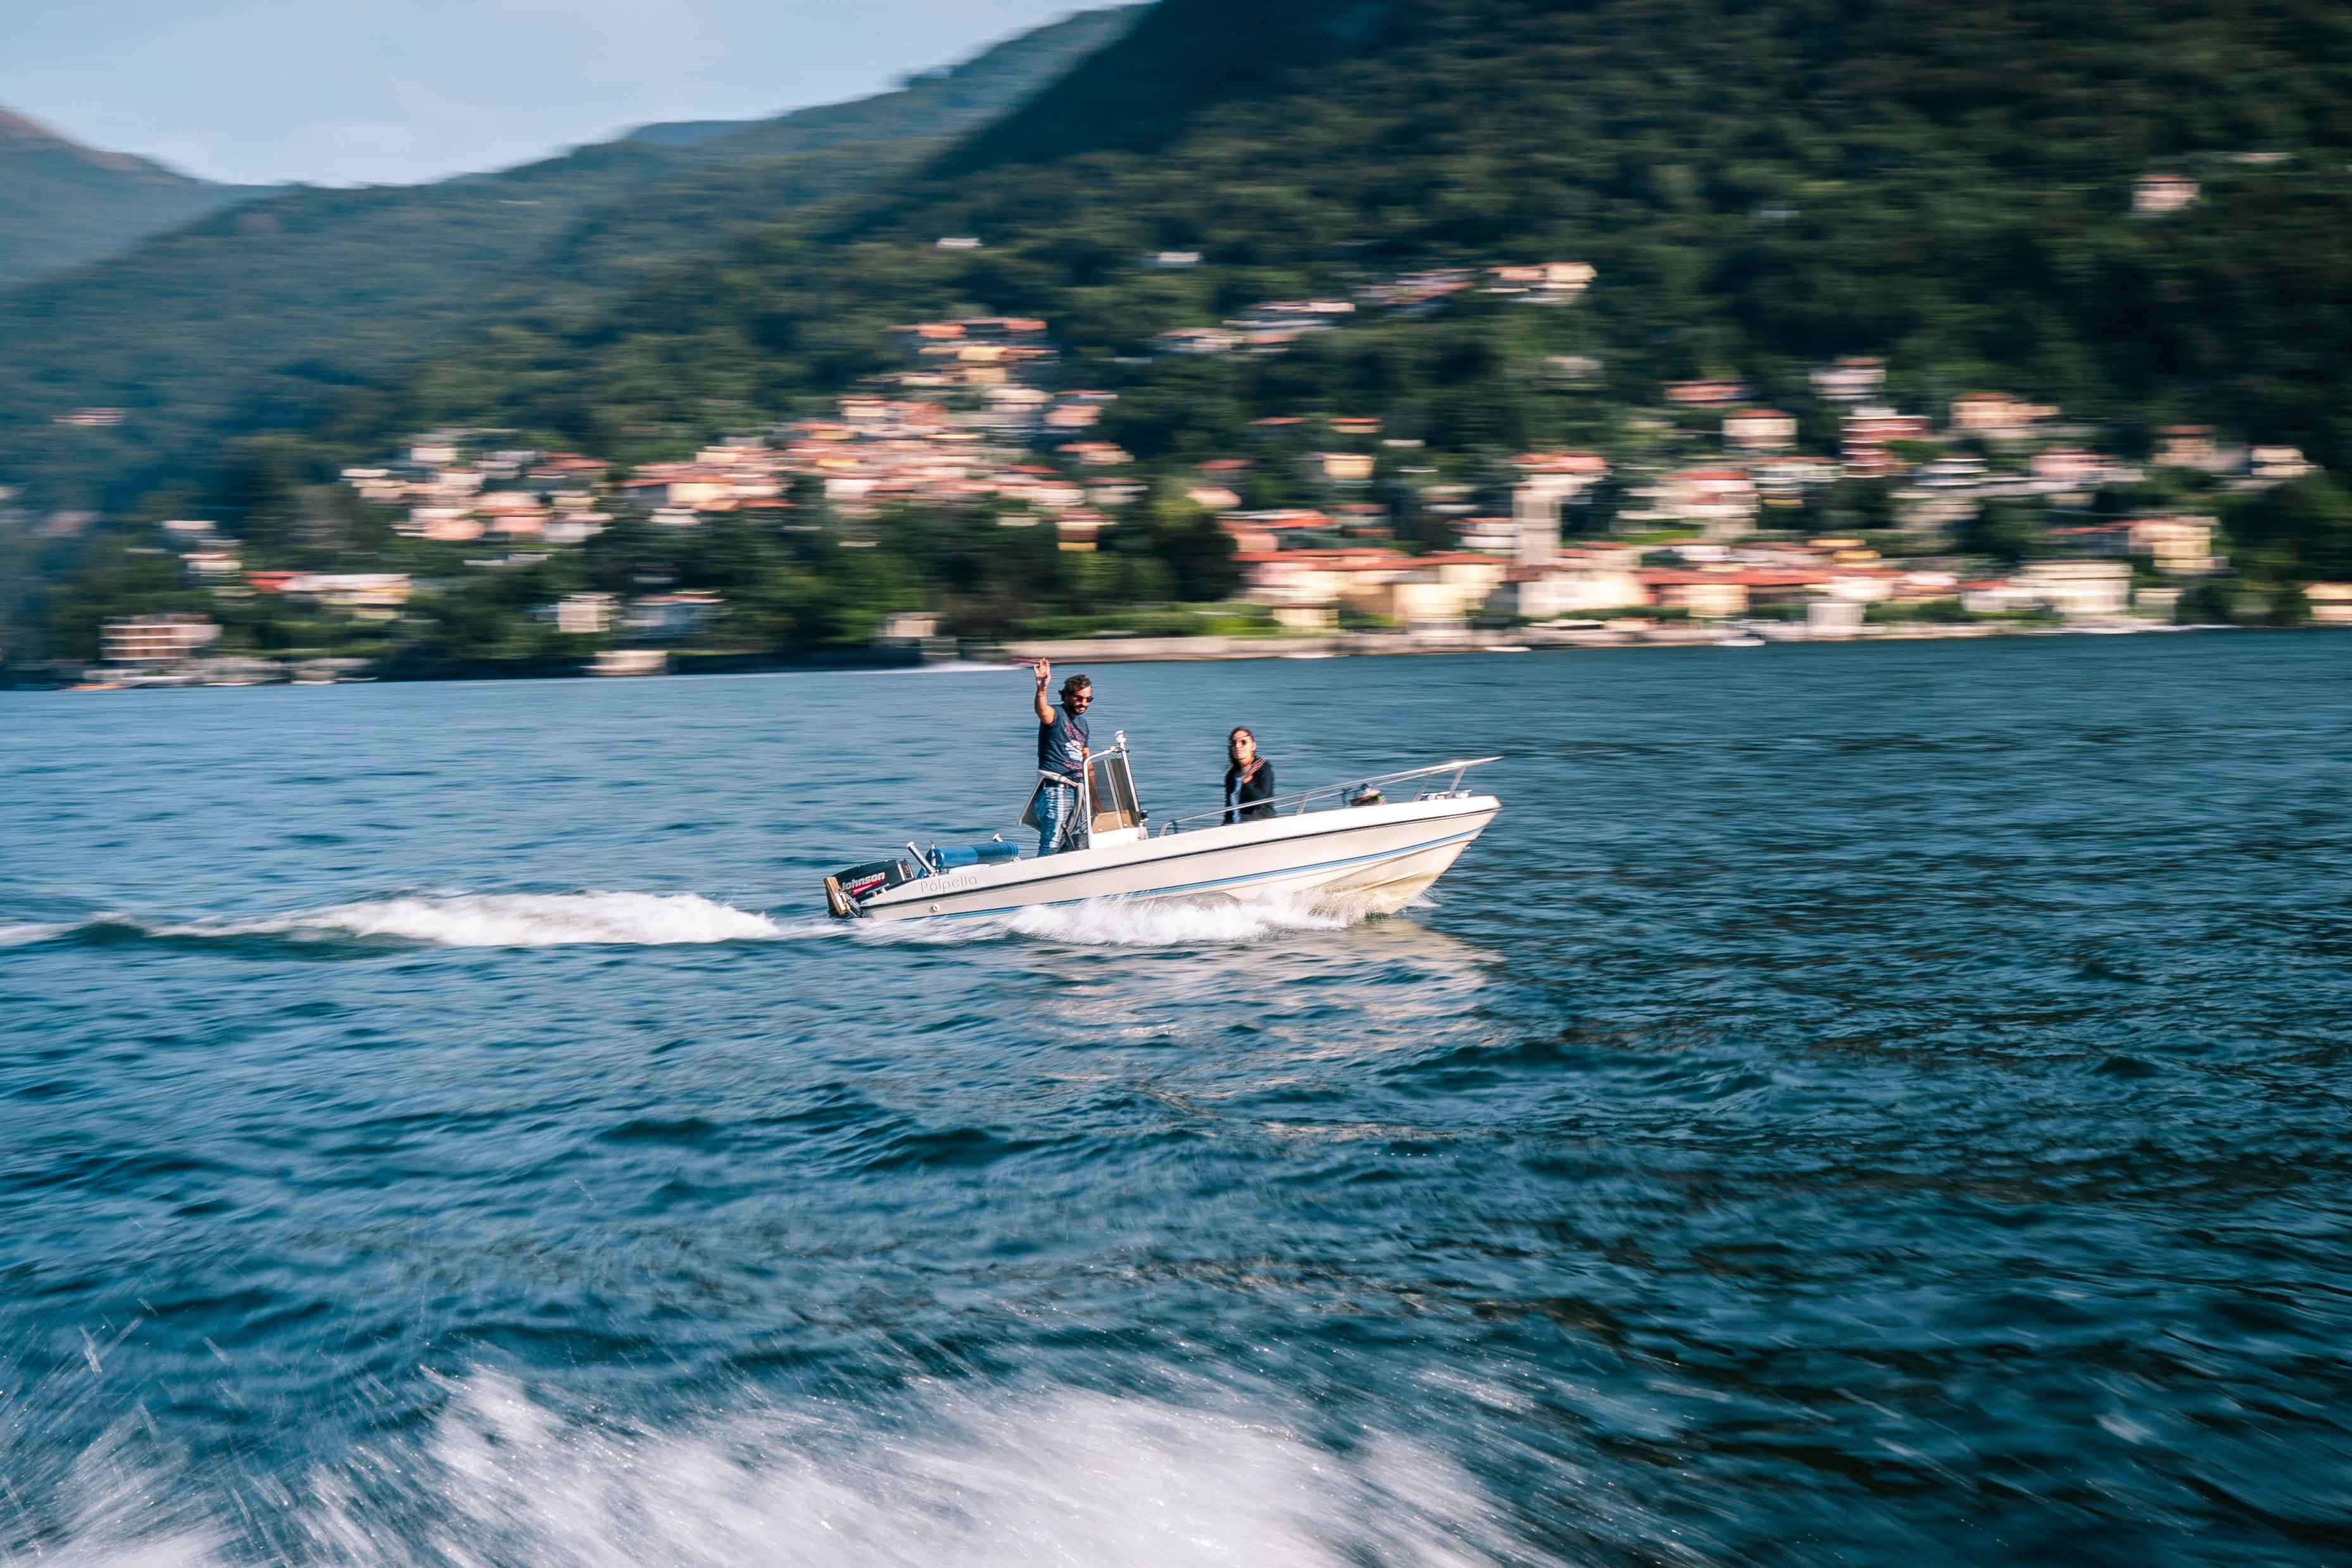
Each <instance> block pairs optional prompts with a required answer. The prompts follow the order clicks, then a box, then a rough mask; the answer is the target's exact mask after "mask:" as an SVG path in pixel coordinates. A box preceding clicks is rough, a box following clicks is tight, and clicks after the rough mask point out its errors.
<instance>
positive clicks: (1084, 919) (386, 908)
mask: <svg viewBox="0 0 2352 1568" xmlns="http://www.w3.org/2000/svg"><path fill="white" fill-rule="evenodd" d="M1369 917H1370V915H1369V914H1368V913H1367V912H1366V911H1363V910H1360V909H1350V908H1348V907H1346V906H1344V905H1331V904H1325V903H1319V902H1318V903H1316V904H1307V903H1303V902H1302V903H1288V902H1281V901H1267V902H1262V903H1248V904H1244V903H1235V902H1233V901H1230V900H1220V901H1215V902H1207V901H1203V902H1195V903H1186V902H1181V901H1176V900H1160V901H1152V902H1134V901H1129V900H1121V899H1098V900H1091V901H1088V902H1087V903H1083V904H1057V905H1051V906H1045V905H1041V906H1038V907H1034V908H1030V909H1020V910H1013V911H1011V912H1009V913H1007V914H1004V915H986V916H982V917H980V918H977V919H963V920H916V921H901V922H896V923H890V924H876V923H867V922H856V923H852V922H844V921H836V920H831V919H824V918H811V919H804V920H789V919H778V918H776V917H775V916H773V915H763V914H761V913H758V912H756V911H753V910H748V909H740V908H737V907H736V906H735V905H733V904H726V903H722V902H719V900H716V899H710V898H705V897H703V896H702V895H701V894H692V893H667V894H663V893H625V892H582V893H411V894H394V895H391V896H387V897H383V898H369V899H357V900H353V901H352V902H350V903H346V904H327V905H323V906H321V907H319V908H315V909H299V910H293V911H289V912H288V913H285V914H279V915H249V916H242V917H220V918H212V919H192V920H164V919H155V918H151V917H142V916H138V915H125V914H121V913H109V914H103V915H94V916H91V917H90V918H89V919H86V920H82V921H78V922H65V923H52V924H38V923H33V922H20V923H13V924H10V923H0V948H5V947H12V946H32V945H36V944H39V943H44V942H86V943H91V944H98V945H103V944H106V943H109V942H123V941H129V942H138V941H142V940H149V941H157V942H174V943H196V944H210V943H220V944H223V945H235V944H238V943H254V942H258V943H262V944H268V945H275V944H285V943H291V944H296V945H299V946H306V947H308V946H315V947H327V946H332V945H334V944H336V943H348V944H367V945H369V946H380V945H383V944H386V943H415V944H418V945H421V946H433V947H508V948H531V947H563V946H642V947H658V946H677V945H680V944H706V945H707V944H711V943H722V942H783V941H800V940H808V939H813V938H819V937H839V936H855V937H856V938H857V939H858V940H859V941H861V942H865V943H868V944H873V945H877V946H969V945H971V944H974V943H983V942H1001V941H1007V940H1024V939H1025V940H1031V941H1043V942H1054V943H1059V944H1063V945H1066V946H1080V947H1201V946H1246V945H1249V944H1253V943H1258V942H1265V941H1270V940H1277V939H1280V938H1283V937H1286V936H1296V935H1298V934H1301V933H1307V932H1325V931H1339V930H1344V929H1346V928H1347V927H1349V926H1351V925H1358V924H1360V923H1361V922H1362V921H1364V920H1365V919H1367V918H1369Z"/></svg>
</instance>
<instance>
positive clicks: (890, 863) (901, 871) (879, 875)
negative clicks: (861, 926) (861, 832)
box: [824, 860, 915, 920]
mask: <svg viewBox="0 0 2352 1568" xmlns="http://www.w3.org/2000/svg"><path fill="white" fill-rule="evenodd" d="M914 880H915V873H914V870H913V868H912V867H910V866H908V864H907V862H905V861H901V860H887V861H867V862H866V863H864V864H863V865H854V866H851V867H849V868H847V869H846V870H844V871H837V872H835V873H833V874H832V875H831V876H829V877H826V878H825V879H824V906H825V908H827V909H829V910H831V911H832V912H833V915H834V917H835V919H839V920H846V919H848V918H849V917H850V916H851V915H855V914H856V913H857V905H858V904H860V903H862V902H863V901H864V900H866V899H868V898H871V897H872V896H873V895H874V894H877V893H882V892H885V891H887V890H888V889H890V888H894V887H897V886H898V885H899V884H900V883H908V882H912V881H914Z"/></svg>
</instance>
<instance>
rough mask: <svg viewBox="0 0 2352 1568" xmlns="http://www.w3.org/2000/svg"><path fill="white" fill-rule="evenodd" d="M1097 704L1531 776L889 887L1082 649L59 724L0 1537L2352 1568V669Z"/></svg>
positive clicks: (1167, 736) (2083, 661)
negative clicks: (1133, 870)
mask: <svg viewBox="0 0 2352 1568" xmlns="http://www.w3.org/2000/svg"><path fill="white" fill-rule="evenodd" d="M1094 674H1095V675H1096V679H1097V699H1098V700H1097V711H1096V714H1095V716H1094V723H1095V727H1096V731H1097V736H1098V737H1103V738H1106V739H1107V738H1108V736H1109V735H1110V733H1111V731H1112V730H1113V729H1115V728H1124V729H1125V730H1126V731H1127V732H1128V734H1129V737H1130V738H1131V740H1132V743H1133V745H1134V747H1135V749H1136V751H1137V754H1138V771H1139V779H1140V781H1141V784H1142V788H1143V790H1144V794H1145V800H1146V804H1147V805H1149V806H1150V807H1152V808H1153V809H1154V810H1155V812H1156V813H1158V814H1159V815H1160V816H1162V817H1165V816H1168V815H1172V814H1175V813H1177V812H1180V811H1183V810H1198V809H1201V808H1202V807H1205V806H1208V805H1211V804H1213V801H1214V797H1215V791H1216V789H1217V785H1218V781H1219V778H1220V771H1221V768H1222V748H1221V747H1222V737H1223V732H1224V730H1225V729H1226V727H1229V726H1230V725H1233V724H1235V723H1246V724H1249V725H1250V726H1252V727H1254V728H1255V730H1256V733H1257V735H1258V736H1259V737H1260V739H1261V742H1262V743H1263V745H1264V746H1265V749H1266V751H1267V752H1268V754H1269V755H1270V756H1271V757H1273V758H1274V759H1275V760H1276V764H1277V766H1278V767H1279V768H1280V771H1281V776H1282V779H1283V780H1284V782H1285V783H1286V785H1290V786H1293V787H1297V786H1303V785H1305V784H1307V783H1311V782H1318V781H1322V780H1325V779H1332V778H1337V777H1343V776H1345V775H1347V774H1349V773H1350V772H1362V771H1369V770H1373V769H1376V768H1380V767H1381V766H1383V765H1391V764H1394V765H1403V764H1410V763H1413V762H1418V761H1422V760H1437V759H1440V758H1445V757H1449V756H1456V755H1475V754H1478V753H1482V752H1486V751H1503V752H1507V754H1508V756H1507V760H1506V761H1505V762H1503V763H1502V764H1500V765H1498V766H1497V767H1496V768H1493V769H1492V770H1491V772H1490V775H1489V776H1490V778H1491V780H1492V787H1493V788H1494V789H1495V790H1496V792H1497V793H1498V794H1500V795H1501V797H1502V798H1503V800H1504V802H1505V808H1504V811H1503V814H1502V815H1501V817H1500V818H1498V819H1497V821H1496V824H1495V826H1494V827H1493V829H1492V830H1491V831H1489V832H1488V833H1487V834H1486V837H1485V838H1484V839H1483V840H1482V841H1479V842H1478V843H1477V844H1475V846H1473V847H1472V849H1471V850H1470V852H1468V853H1466V854H1465V855H1464V856H1463V858H1462V860H1461V861H1460V862H1459V863H1458V864H1457V865H1456V866H1455V868H1454V871H1453V872H1452V873H1449V874H1448V876H1447V877H1446V878H1445V879H1444V881H1443V882H1441V883H1439V884H1438V885H1437V887H1436V889H1435V890H1434V898H1433V901H1432V902H1430V903H1429V904H1427V905H1426V906H1425V907H1422V908H1418V909H1416V910H1414V911H1412V912H1410V913H1409V914H1407V915H1404V916H1402V917H1399V918H1395V919H1391V920H1382V921H1372V922H1368V923H1361V924H1356V925H1338V924H1334V923H1332V922H1328V921H1318V920H1315V919H1311V918H1307V917H1306V916H1305V915H1298V914H1295V913H1293V914H1279V913H1278V914H1274V915H1266V914H1255V915H1253V914H1242V913H1237V912H1233V911H1227V912H1222V913H1221V912H1215V911H1196V912H1176V913H1152V912H1149V911H1137V910H1133V909H1127V910H1120V909H1095V910H1087V909H1081V910H1077V911H1071V912H1050V913H1046V914H1043V915H1035V916H1033V917H1030V918H1028V919H1026V920H1024V921H1023V922H1020V923H1017V924H1013V925H993V926H989V927H987V928H985V929H974V927H973V925H971V924H959V925H957V926H956V927H954V928H953V929H951V930H949V931H944V932H930V931H926V930H924V929H922V928H921V927H915V928H912V929H909V928H905V927H899V928H894V929H892V930H889V931H887V932H881V933H877V932H873V931H869V930H857V931H850V930H847V929H845V928H844V927H842V926H838V925H833V924H831V923H829V922H826V921H824V919H823V918H822V915H823V901H822V898H821V895H820V892H819V887H818V879H819V877H820V876H821V875H822V873H824V872H825V871H828V870H831V869H834V868H835V867H837V866H840V865H842V864H845V863H847V862H851V861H854V860H862V859H866V858H871V857H872V856H875V855H877V854H881V853H887V852H889V850H890V848H891V846H892V845H893V844H894V843H902V842H903V841H905V840H906V839H908V838H909V837H911V836H914V835H916V834H917V833H919V832H920V833H922V834H924V835H925V837H926V839H927V841H928V839H929V837H931V836H933V834H934V833H935V832H936V834H937V835H938V836H941V837H946V836H949V835H950V834H954V833H971V834H977V833H982V832H984V831H987V830H990V829H993V828H997V827H1009V825H1010V824H1009V821H1008V819H1009V818H1010V817H1011V816H1012V815H1013V814H1014V812H1015V811H1017V810H1018V808H1019V804H1020V802H1021V800H1022V798H1023V796H1024V792H1025V790H1026V788H1027V785H1028V781H1029V779H1030V777H1031V771H1032V769H1031V762H1032V758H1033V755H1034V753H1033V750H1032V741H1033V737H1032V733H1031V729H1030V721H1029V720H1028V719H1027V718H1026V717H1025V704H1026V701H1027V697H1028V692H1029V683H1028V682H1027V681H1026V680H1025V679H1024V677H1022V676H1020V675H1018V674H1006V673H994V672H992V673H925V674H787V675H775V676H763V677H746V678H740V679H698V680H668V681H647V682H635V683H632V682H585V681H581V682H571V683H516V684H508V685H415V686H392V685H379V686H358V687H350V686H346V687H335V688H280V689H268V690H250V691H214V692H189V693H163V692H158V693H139V694H128V695H119V696H88V695H34V694H0V727H4V729H0V732H5V735H6V737H7V747H6V750H5V758H0V769H5V779H0V783H5V788H0V1562H5V1563H9V1564H11V1565H12V1568H13V1565H18V1564H30V1563H43V1564H47V1565H52V1568H54V1565H56V1564H60V1563H65V1564H75V1565H82V1564H106V1563H124V1564H130V1563H136V1564H142V1565H147V1564H153V1565H159V1568H160V1565H166V1564H168V1565H172V1568H182V1565H190V1568H196V1565H210V1564H236V1563H265V1562H266V1563H298V1564H311V1563H317V1564H344V1563H351V1564H381V1565H383V1568H405V1565H410V1564H448V1565H452V1568H457V1565H467V1568H473V1565H484V1568H488V1565H508V1564H511V1565H515V1568H542V1565H554V1564H586V1565H590V1568H649V1565H652V1564H667V1563H687V1564H709V1565H711V1568H732V1565H735V1564H752V1563H759V1564H769V1563H1004V1564H1013V1563H1073V1564H1085V1563H1152V1564H1190V1563H1254V1564H1277V1565H1286V1564H1306V1563H1331V1564H1355V1565H1364V1564H1398V1565H1402V1564H1412V1563H1430V1564H1467V1563H1538V1562H1542V1563H1549V1562H1564V1563H1580V1564H1605V1563H1628V1564H1630V1563H1823V1562H1832V1561H1834V1562H1839V1563H1887V1564H1897V1565H1902V1568H1914V1565H1916V1564H1920V1563H1986V1562H2020V1563H2031V1562H2044V1563H2118V1564H2123V1563H2129V1564H2135V1565H2139V1564H2148V1563H2316V1562H2325V1561H2341V1560H2343V1559H2342V1557H2341V1555H2340V1554H2341V1553H2343V1552H2346V1551H2347V1550H2352V1358H2347V1346H2352V1093H2347V1068H2352V1021H2347V1020H2352V816H2347V802H2352V637H2347V636H2344V635H2342V634H2331V633H2299V634H2253V633H2246V634H2239V635H2221V634H2210V635H2187V636H2174V637H2139V638H2105V639H2097V638H2049V639H2019V640H2011V641H2003V642H1999V643H1976V644H1969V645H1952V644H1929V643H1921V644H1906V645H1894V646H1884V647H1828V648H1788V647H1777V646H1776V647H1771V648H1766V649H1760V650H1748V651H1733V650H1716V649H1702V650H1691V651H1686V652H1667V651H1632V652H1624V653H1580V654H1573V655H1540V654H1538V655H1530V656H1525V657H1501V656H1494V655H1484V656H1471V657H1464V658H1451V659H1395V660H1335V661H1328V662H1321V663H1293V662H1277V663H1264V664H1231V665H1189V666H1162V667H1116V666H1112V667H1102V668H1098V669H1097V670H1096V671H1095V672H1094Z"/></svg>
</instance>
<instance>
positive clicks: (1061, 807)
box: [1037, 784, 1078, 859]
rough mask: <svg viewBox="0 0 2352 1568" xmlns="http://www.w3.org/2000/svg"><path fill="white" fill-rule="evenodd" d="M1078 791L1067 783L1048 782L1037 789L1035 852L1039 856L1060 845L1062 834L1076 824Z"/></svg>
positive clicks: (1056, 848) (1043, 855) (1050, 852)
mask: <svg viewBox="0 0 2352 1568" xmlns="http://www.w3.org/2000/svg"><path fill="white" fill-rule="evenodd" d="M1077 817H1078V792H1077V791H1076V789H1072V788H1071V787H1070V786H1069V785H1067V784H1048V785H1046V786H1045V788H1044V789H1040V790H1038V791H1037V853H1038V856H1039V858H1041V859H1042V858H1043V857H1045V856H1046V855H1050V854H1052V853H1053V852H1055V851H1056V850H1058V849H1060V848H1061V847H1062V836H1063V835H1064V834H1065V833H1066V832H1068V831H1070V830H1071V829H1072V828H1073V827H1076V825H1077Z"/></svg>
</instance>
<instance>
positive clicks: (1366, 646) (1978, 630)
mask: <svg viewBox="0 0 2352 1568" xmlns="http://www.w3.org/2000/svg"><path fill="white" fill-rule="evenodd" d="M2283 629H2284V630H2294V629H2295V628H2283ZM2245 630H2249V628H2245V627H2239V626H2230V625H2212V626H2205V625H2176V624H2174V623H2172V622H2159V621H2140V620H2134V619H2121V620H2115V621H2101V622H2074V623H2071V624H2069V623H2061V624H2057V625H2035V626H2029V625H2015V624H2001V623H1999V622H1958V623H1953V624H1943V623H1937V622H1921V623H1918V624H1916V625H1901V624H1898V625H1888V626H1865V627H1863V628H1861V629H1860V630H1859V631H1856V632H1848V633H1844V634H1842V635H1838V636H1816V635H1813V634H1812V633H1811V632H1809V631H1808V630H1807V629H1806V627H1805V625H1804V624H1803V623H1802V622H1726V623H1724V624H1721V625H1706V624H1692V623H1687V622H1685V623H1678V624H1673V625H1665V626H1646V627H1642V628H1639V629H1632V630H1625V631H1617V630H1612V629H1610V628H1607V627H1599V628H1593V627H1578V628H1573V629H1557V628H1545V627H1535V626H1526V627H1513V628H1507V629H1506V628H1498V629H1493V630H1482V631H1473V630H1464V631H1459V632H1329V633H1326V634H1322V635H1318V636H1311V637H1213V636H1212V637H1070V638H1059V639H1041V640H1035V641H1026V640H1024V641H1009V642H1004V643H990V644H988V645H987V646H986V647H985V649H984V650H983V651H982V653H981V654H980V657H982V658H984V659H996V658H1001V659H1003V661H1004V662H1006V663H1008V664H1010V663H1015V662H1018V661H1021V660H1029V659H1053V660H1056V661H1064V662H1070V663H1089V664H1187V663H1209V662H1214V661H1220V660H1229V659H1339V658H1364V657H1374V658H1377V657H1380V656H1382V655H1388V654H1408V653H1557V652H1566V651H1574V650H1582V649H1593V648H1721V647H1733V648H1750V647H1761V646H1764V645H1766V644H1768V643H1825V644H1826V643H1937V642H1977V641H1981V640H1983V639H1985V638H1990V637H2084V636H2137V635H2141V634H2146V633H2151V632H2236V631H2245ZM2260 630H2272V628H2260Z"/></svg>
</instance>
